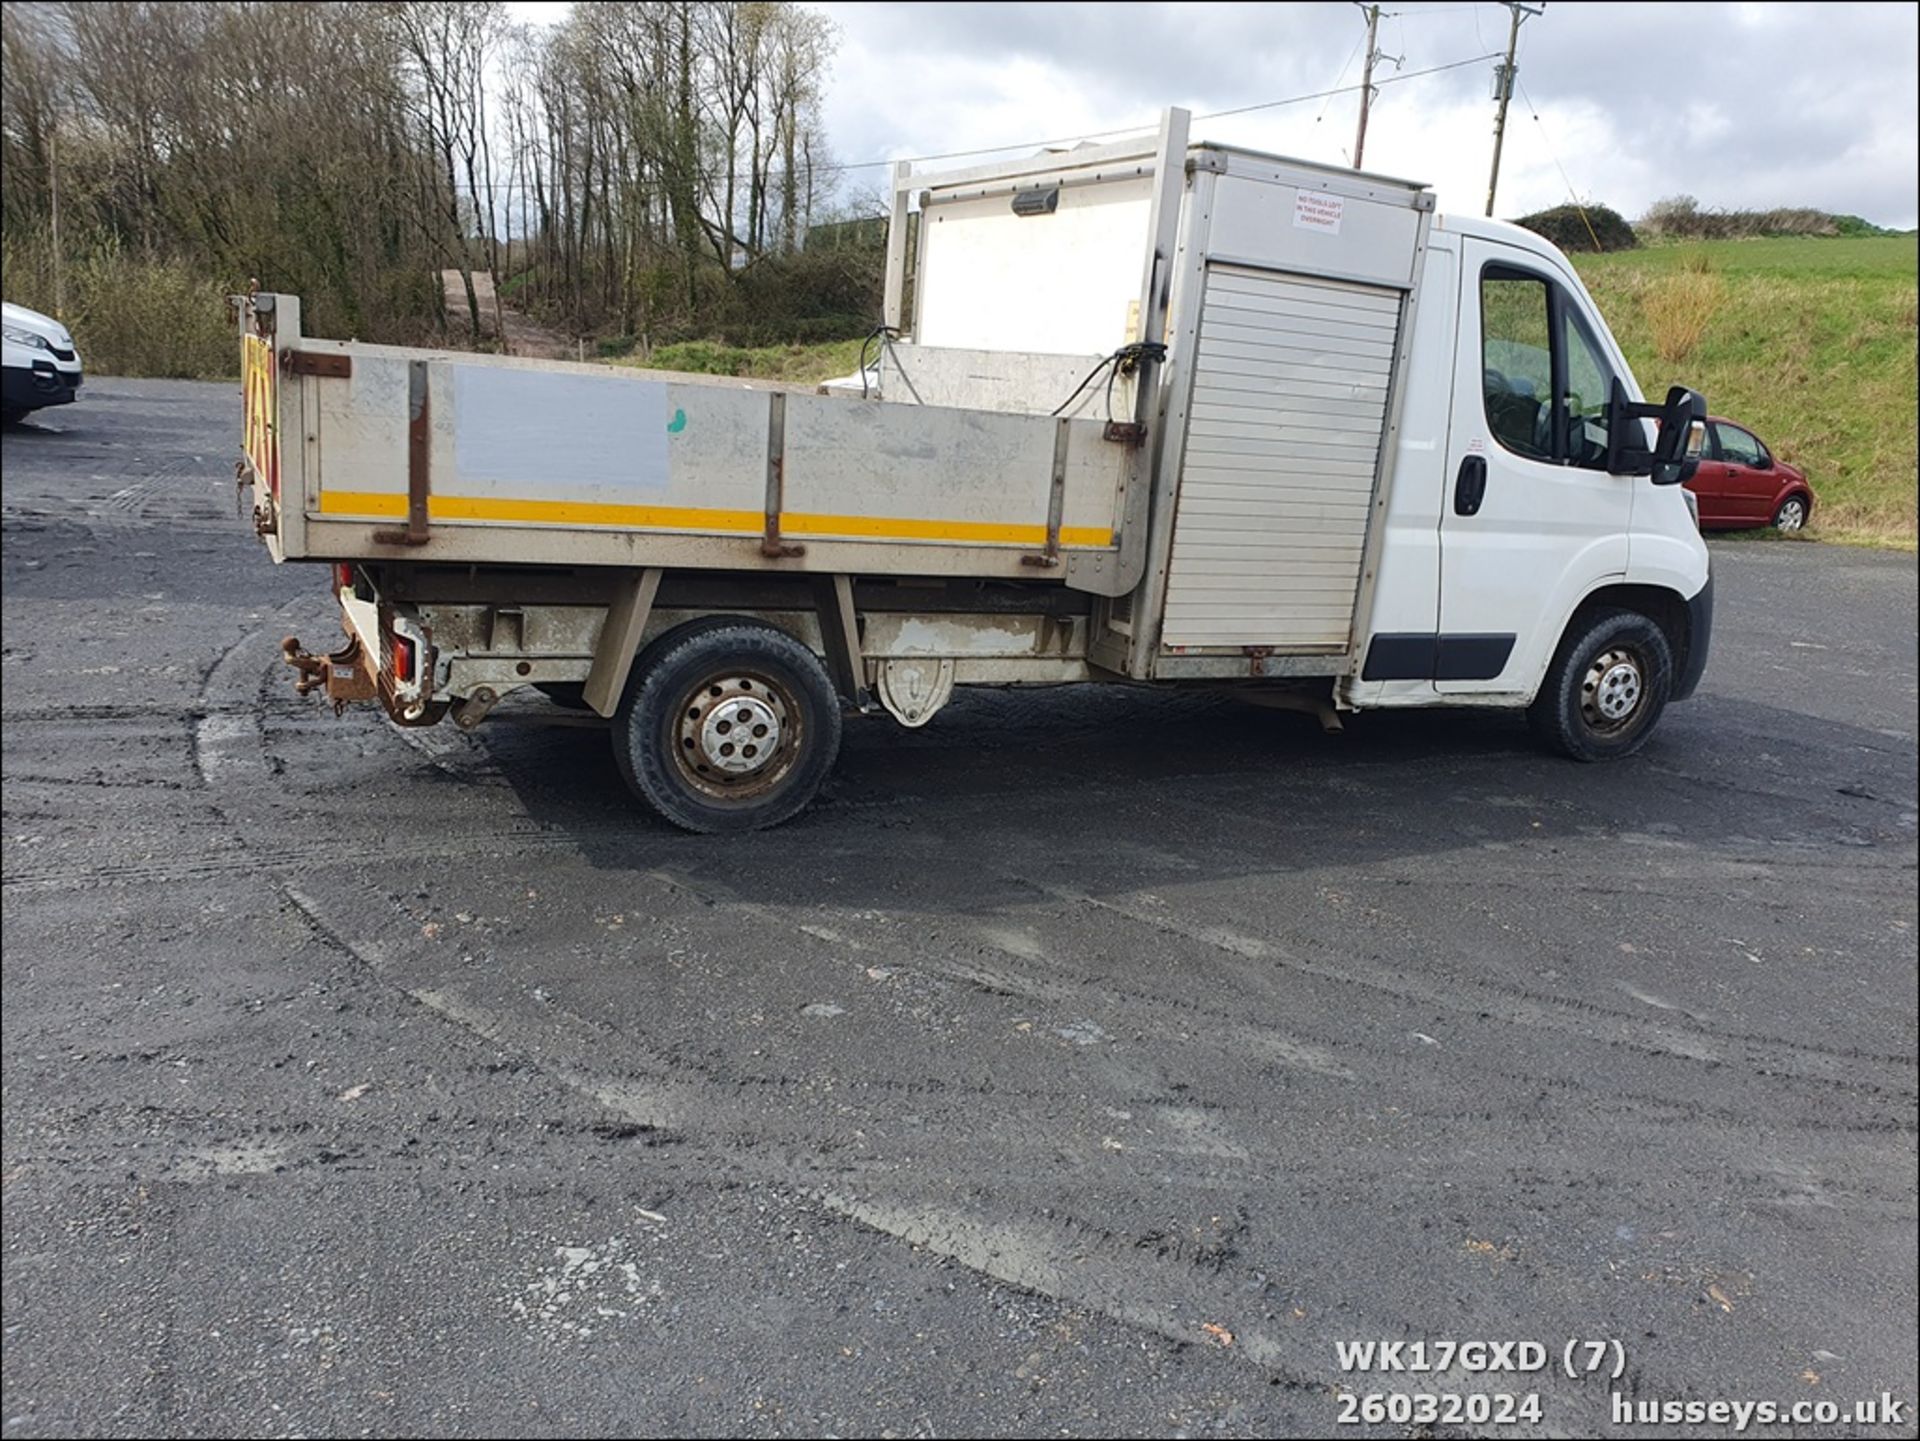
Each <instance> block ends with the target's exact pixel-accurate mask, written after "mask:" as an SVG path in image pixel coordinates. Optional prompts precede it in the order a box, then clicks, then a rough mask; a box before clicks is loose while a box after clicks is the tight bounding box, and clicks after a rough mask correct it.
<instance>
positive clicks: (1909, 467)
mask: <svg viewBox="0 0 1920 1441" xmlns="http://www.w3.org/2000/svg"><path fill="white" fill-rule="evenodd" d="M1917 255H1920V251H1916V245H1915V239H1914V237H1913V236H1911V235H1907V236H1890V237H1885V238H1871V239H1818V238H1799V237H1796V238H1791V239H1777V240H1720V241H1704V242H1693V243H1686V244H1676V245H1662V246H1655V247H1650V248H1648V249H1644V250H1632V251H1624V252H1619V253H1615V254H1610V255H1576V256H1575V257H1574V265H1575V266H1576V268H1577V269H1578V270H1579V271H1580V274H1581V277H1582V278H1583V279H1584V280H1585V281H1586V283H1587V288H1588V289H1589V290H1590V291H1592V293H1593V298H1594V299H1595V301H1597V302H1598V303H1599V306H1600V309H1601V312H1602V313H1603V314H1604V315H1605V316H1606V318H1607V324H1608V325H1609V326H1610V327H1611V328H1612V330H1613V333H1614V335H1615V337H1616V338H1618V340H1619V341H1620V344H1621V346H1622V347H1623V348H1624V349H1625V350H1626V353H1627V360H1628V362H1629V363H1630V364H1631V365H1632V366H1633V371H1634V374H1635V375H1636V376H1638V377H1639V380H1640V384H1641V386H1642V387H1643V388H1644V389H1645V390H1646V392H1647V394H1648V395H1649V396H1659V395H1662V394H1664V393H1665V391H1666V388H1667V386H1669V385H1671V384H1676V383H1679V384H1686V385H1691V386H1692V387H1693V388H1694V389H1696V390H1698V391H1700V392H1701V393H1703V394H1704V395H1705V396H1706V397H1707V404H1708V405H1709V406H1710V407H1711V408H1712V410H1713V413H1714V414H1716V415H1724V416H1726V417H1728V418H1729V419H1731V420H1738V421H1739V422H1741V423H1742V424H1743V425H1747V426H1750V427H1752V429H1753V430H1754V431H1756V432H1757V433H1758V434H1759V435H1760V437H1761V438H1762V439H1763V440H1765V441H1766V442H1767V444H1768V446H1770V447H1771V448H1772V449H1773V451H1774V453H1775V454H1777V455H1780V456H1782V457H1784V458H1785V459H1787V460H1789V461H1791V462H1792V463H1793V464H1795V465H1797V466H1799V467H1801V468H1802V469H1803V470H1805V471H1806V472H1807V477H1808V479H1809V480H1810V481H1811V482H1812V483H1813V488H1814V490H1815V492H1816V493H1817V494H1818V496H1819V504H1818V505H1817V506H1816V507H1815V508H1814V512H1813V528H1812V531H1811V534H1812V535H1814V536H1818V537H1821V538H1824V539H1828V540H1844V541H1852V542H1855V543H1860V544H1869V545H1891V546H1898V547H1902V548H1909V549H1910V548H1912V546H1913V545H1914V527H1915V520H1914V508H1915V507H1914V499H1915V494H1916V477H1915V464H1914V461H1915V451H1916V442H1915V410H1916V406H1917V405H1920V395H1917V394H1916V383H1915V371H1914V345H1915V330H1914V322H1915V267H1916V256H1917ZM1690 302H1691V303H1693V304H1698V305H1702V306H1703V309H1702V311H1701V313H1700V316H1699V335H1698V339H1697V341H1696V342H1694V344H1693V345H1692V346H1691V348H1690V349H1689V348H1687V347H1686V345H1685V344H1684V340H1682V341H1680V342H1676V341H1675V339H1674V336H1675V333H1676V317H1675V312H1676V311H1677V310H1680V309H1683V308H1684V307H1685V306H1686V305H1687V304H1688V303H1690ZM1678 328H1679V329H1681V330H1684V327H1683V326H1681V327H1678ZM1663 338H1664V339H1666V341H1667V345H1666V357H1665V358H1663V356H1662V354H1661V351H1660V346H1659V342H1660V341H1661V340H1662V339H1663Z"/></svg>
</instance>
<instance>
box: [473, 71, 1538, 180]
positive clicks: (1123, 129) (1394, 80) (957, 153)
mask: <svg viewBox="0 0 1920 1441" xmlns="http://www.w3.org/2000/svg"><path fill="white" fill-rule="evenodd" d="M1499 58H1500V52H1499V51H1497V50H1490V51H1488V52H1487V53H1486V54H1485V55H1470V56H1468V57H1467V58H1466V59H1465V60H1450V61H1448V62H1447V63H1446V64H1445V65H1429V66H1428V67H1427V68H1426V69H1424V70H1407V71H1403V72H1401V73H1400V74H1398V75H1389V76H1387V77H1386V78H1385V79H1384V80H1376V81H1374V82H1373V88H1374V89H1376V90H1378V89H1380V88H1381V87H1382V86H1386V85H1398V84H1400V83H1401V82H1402V81H1406V80H1418V79H1420V78H1421V77H1422V76H1425V75H1438V74H1440V73H1441V72H1443V71H1447V70H1458V69H1460V68H1461V67H1462V66H1466V65H1479V64H1481V63H1483V62H1485V61H1488V60H1497V59H1499ZM1349 63H1351V61H1349ZM1360 88H1361V87H1360V86H1358V85H1336V86H1335V87H1334V88H1332V89H1331V90H1315V91H1312V92H1310V93H1308V94H1305V95H1289V96H1287V97H1286V98H1285V99H1282V100H1262V101H1260V102H1259V103H1258V104H1255V105H1238V106H1235V107H1234V108H1232V109H1230V110H1213V111H1209V112H1208V113H1206V114H1204V115H1196V116H1194V117H1193V118H1194V119H1195V120H1196V121H1202V120H1225V119H1228V118H1229V117H1231V116H1235V115H1251V114H1253V113H1254V112H1255V111H1259V110H1277V109H1279V108H1281V107H1282V106H1286V105H1304V104H1306V103H1307V102H1308V101H1310V100H1326V99H1329V98H1330V97H1332V96H1336V95H1351V94H1353V93H1354V92H1355V91H1357V90H1359V89H1360ZM1141 131H1142V127H1141V126H1139V125H1122V126H1119V127H1118V128H1116V129H1113V130H1092V131H1083V132H1082V133H1080V134H1078V135H1062V136H1058V137H1056V138H1054V139H1052V140H1021V141H1015V142H1013V143H1012V144H1008V145H985V146H981V147H980V148H978V149H975V150H947V151H942V152H941V153H939V154H937V155H902V156H897V157H895V158H893V159H889V160H851V161H835V162H832V163H830V164H826V165H815V166H811V167H809V169H808V173H809V174H812V175H838V174H843V173H845V172H847V171H850V170H879V169H883V168H886V167H890V166H892V165H895V164H897V163H899V161H901V160H905V161H907V162H908V163H909V164H914V165H922V164H926V163H927V162H929V161H934V160H967V159H971V158H972V157H974V156H976V155H998V154H999V153H1000V152H1001V151H1003V150H1044V149H1046V148H1047V147H1049V146H1053V145H1073V144H1077V143H1078V142H1080V141H1085V140H1104V139H1107V138H1109V137H1111V136H1115V135H1138V134H1140V133H1141ZM726 178H727V177H726V176H724V175H717V176H713V177H711V179H712V180H724V179H726ZM732 178H733V179H735V180H751V179H753V176H752V175H751V174H750V173H748V172H745V171H736V172H734V174H733V177H732ZM477 188H478V189H480V190H487V191H500V190H531V189H532V188H533V186H532V184H531V183H530V182H528V181H525V180H521V181H493V182H482V183H481V184H480V185H479V186H478V187H477Z"/></svg>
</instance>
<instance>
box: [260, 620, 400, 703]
mask: <svg viewBox="0 0 1920 1441" xmlns="http://www.w3.org/2000/svg"><path fill="white" fill-rule="evenodd" d="M280 649H281V650H282V651H283V652H284V653H285V659H286V662H287V664H288V665H290V666H292V667H293V668H294V669H295V670H297V671H299V672H300V675H299V678H298V679H297V680H295V681H294V683H293V688H294V689H295V690H296V691H298V692H299V693H300V694H301V695H312V694H313V693H314V692H315V691H316V690H324V691H325V692H326V695H327V699H328V700H330V701H332V702H333V712H334V714H335V715H338V714H340V712H342V711H344V710H345V709H346V708H347V702H348V701H356V700H372V699H373V698H374V696H375V694H376V691H375V686H374V673H373V668H372V667H371V666H369V665H367V664H366V652H365V650H364V649H363V648H362V647H361V644H360V638H359V637H358V636H349V637H348V638H347V643H346V645H345V646H343V647H342V648H341V649H339V650H337V651H334V652H333V653H332V654H330V655H309V654H307V652H306V651H304V650H302V649H301V648H300V638H299V637H298V636H291V635H290V636H288V637H287V638H286V639H285V640H284V641H282V642H281V643H280Z"/></svg>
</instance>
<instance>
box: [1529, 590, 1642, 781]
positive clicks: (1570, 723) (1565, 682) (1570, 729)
mask: <svg viewBox="0 0 1920 1441" xmlns="http://www.w3.org/2000/svg"><path fill="white" fill-rule="evenodd" d="M1672 690H1673V648H1672V647H1671V646H1669V645H1668V644H1667V637H1666V633H1665V632H1663V631H1662V630H1661V629H1660V627H1659V626H1657V625H1655V624H1654V623H1653V622H1652V621H1651V620H1649V619H1648V618H1647V617H1646V616H1644V615H1641V614H1639V613H1638V612H1636V611H1630V610H1603V611H1599V612H1597V613H1595V614H1594V615H1592V616H1591V617H1589V618H1588V619H1587V620H1586V621H1584V622H1582V623H1581V624H1580V625H1579V626H1577V627H1576V628H1575V629H1574V630H1572V631H1570V632H1569V633H1568V635H1567V637H1566V639H1564V640H1563V641H1562V642H1561V643H1560V650H1559V653H1558V654H1557V655H1555V656H1554V659H1553V664H1552V665H1551V666H1549V667H1548V668H1547V678H1546V680H1545V681H1544V682H1543V683H1542V684H1541V687H1540V693H1539V695H1538V696H1536V697H1535V698H1534V702H1533V704H1532V705H1531V706H1529V707H1528V708H1527V722H1528V724H1529V725H1530V726H1531V727H1532V729H1533V733H1534V735H1535V736H1536V737H1538V738H1539V740H1540V741H1541V742H1542V743H1543V744H1545V745H1546V746H1548V747H1549V748H1550V749H1553V750H1557V751H1559V752H1560V753H1561V754H1562V755H1567V756H1571V757H1573V759H1575V760H1579V761H1600V760H1612V759H1614V758H1616V757H1618V756H1629V755H1632V754H1633V753H1634V752H1635V751H1637V750H1639V749H1640V747H1641V746H1643V745H1645V744H1646V741H1647V737H1648V736H1649V735H1651V734H1652V733H1653V727H1654V724H1655V722H1657V721H1658V720H1659V719H1660V712H1661V711H1663V710H1664V709H1666V704H1667V697H1668V695H1669V694H1671V693H1672Z"/></svg>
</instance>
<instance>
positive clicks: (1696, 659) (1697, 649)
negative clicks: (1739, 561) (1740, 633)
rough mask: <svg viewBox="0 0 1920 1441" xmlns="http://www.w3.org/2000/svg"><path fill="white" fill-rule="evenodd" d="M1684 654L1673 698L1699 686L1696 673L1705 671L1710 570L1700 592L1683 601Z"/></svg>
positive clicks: (1710, 639) (1709, 647)
mask: <svg viewBox="0 0 1920 1441" xmlns="http://www.w3.org/2000/svg"><path fill="white" fill-rule="evenodd" d="M1687 622H1688V624H1687V658H1686V659H1685V660H1684V661H1683V662H1682V663H1681V666H1680V674H1679V675H1677V676H1675V677H1674V681H1673V696H1672V698H1673V699H1674V700H1685V699H1686V698H1687V697H1688V696H1690V695H1692V694H1693V693H1694V691H1695V690H1697V689H1698V688H1699V685H1700V677H1701V676H1703V675H1705V674H1706V671H1707V653H1708V652H1709V651H1711V650H1712V649H1713V573H1712V572H1711V571H1709V572H1708V573H1707V583H1706V584H1705V585H1703V586H1701V587H1700V593H1699V594H1698V595H1696V596H1695V597H1694V598H1693V599H1692V600H1690V601H1688V602H1687Z"/></svg>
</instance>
